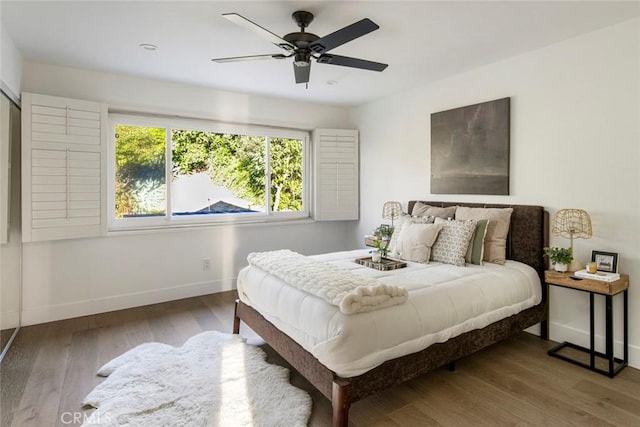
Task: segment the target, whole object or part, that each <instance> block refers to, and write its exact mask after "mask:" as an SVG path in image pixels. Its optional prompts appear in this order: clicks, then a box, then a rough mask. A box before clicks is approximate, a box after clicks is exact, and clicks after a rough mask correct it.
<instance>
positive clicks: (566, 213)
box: [551, 209, 593, 241]
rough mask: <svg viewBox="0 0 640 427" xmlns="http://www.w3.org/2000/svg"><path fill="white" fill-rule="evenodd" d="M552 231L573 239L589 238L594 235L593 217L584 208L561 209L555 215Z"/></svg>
mask: <svg viewBox="0 0 640 427" xmlns="http://www.w3.org/2000/svg"><path fill="white" fill-rule="evenodd" d="M551 233H552V234H553V235H554V236H562V237H566V238H569V239H571V240H572V241H573V239H574V238H578V239H589V238H591V236H593V231H592V230H591V217H589V214H588V213H587V211H584V210H582V209H560V210H559V211H558V212H556V214H555V215H554V216H553V225H552V227H551Z"/></svg>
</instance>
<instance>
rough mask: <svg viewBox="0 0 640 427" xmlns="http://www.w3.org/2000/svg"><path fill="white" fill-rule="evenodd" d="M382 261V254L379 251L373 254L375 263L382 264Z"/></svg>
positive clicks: (372, 258)
mask: <svg viewBox="0 0 640 427" xmlns="http://www.w3.org/2000/svg"><path fill="white" fill-rule="evenodd" d="M381 259H382V254H381V253H380V252H379V251H373V252H371V260H372V261H373V262H380V260H381Z"/></svg>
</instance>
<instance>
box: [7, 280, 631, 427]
mask: <svg viewBox="0 0 640 427" xmlns="http://www.w3.org/2000/svg"><path fill="white" fill-rule="evenodd" d="M234 298H235V294H234V293H233V292H227V293H222V294H212V295H206V296H202V297H195V298H189V299H184V300H179V301H172V302H168V303H164V304H156V305H151V306H146V307H139V308H133V309H129V310H122V311H117V312H111V313H104V314H99V315H94V316H87V317H82V318H77V319H71V320H65V321H60V322H54V323H48V324H43V325H35V326H29V327H24V328H22V329H21V330H20V333H19V334H18V336H17V338H16V340H15V341H14V343H13V345H12V347H11V349H10V350H9V352H8V354H7V356H6V358H5V360H4V362H3V363H2V365H0V381H1V383H0V388H1V401H0V412H1V414H0V425H1V426H3V427H9V426H21V427H22V426H37V427H44V426H73V425H76V426H79V425H80V424H81V423H82V417H83V416H84V414H88V413H90V410H83V409H82V408H80V406H79V405H80V402H81V400H82V398H83V397H84V396H85V395H86V394H87V393H89V392H90V391H91V390H92V389H93V387H95V385H96V384H98V383H99V382H100V381H102V378H100V377H97V376H96V374H95V373H96V371H97V370H98V368H99V367H100V366H102V365H103V364H104V363H106V362H108V361H109V360H111V359H112V358H114V357H116V356H118V355H120V354H122V353H123V352H125V351H127V350H128V349H130V348H132V347H134V346H136V345H138V344H141V343H144V342H149V341H160V342H164V343H167V344H171V345H175V346H179V345H182V344H183V343H184V341H185V340H186V339H187V338H189V337H191V336H192V335H195V334H197V333H199V332H201V331H204V330H218V331H223V332H231V327H232V319H233V308H234V306H233V301H234ZM241 333H242V334H243V335H245V336H248V337H251V338H253V339H257V336H256V335H255V334H254V333H253V332H252V331H251V330H249V329H248V328H247V327H246V326H244V325H242V328H241ZM553 344H554V343H552V342H550V341H542V340H540V339H539V338H537V337H535V336H533V335H530V334H527V333H525V332H523V333H521V334H519V335H517V336H515V337H514V338H511V339H509V340H506V341H503V342H501V343H498V344H496V345H494V346H492V347H490V348H488V349H485V350H483V351H480V352H478V353H476V354H474V355H472V356H470V357H467V358H464V359H461V360H459V361H458V363H457V369H456V371H455V372H449V371H448V370H446V369H439V370H436V371H433V372H431V373H429V374H427V375H424V376H422V377H420V378H417V379H415V380H412V381H409V382H407V383H404V384H402V385H400V386H396V387H394V388H392V389H389V390H386V391H384V392H381V393H378V394H376V395H373V396H371V397H369V398H367V399H365V400H362V401H360V402H356V403H355V404H353V406H352V408H351V412H350V421H351V422H350V424H351V425H353V426H430V425H441V426H477V425H491V426H501V425H536V426H540V425H544V426H563V425H579V426H586V425H598V426H605V425H611V426H614V425H615V426H633V425H640V371H638V370H636V369H633V368H629V367H627V368H626V369H624V370H623V371H622V372H621V373H620V374H619V375H618V376H617V377H616V378H615V379H609V378H607V377H605V376H602V375H599V374H596V373H594V372H590V371H588V370H586V369H583V368H580V367H578V366H574V365H572V364H570V363H567V362H564V361H562V360H558V359H555V358H552V357H549V356H547V354H546V350H547V349H548V348H549V347H551V346H552V345H553ZM263 348H265V350H266V351H267V353H268V354H269V361H270V362H272V363H280V364H285V363H284V362H283V361H282V360H281V359H280V358H279V357H278V356H277V355H275V354H273V351H271V350H270V349H269V348H268V347H266V346H265V347H263ZM292 383H293V384H295V385H296V386H298V387H301V388H303V389H305V390H307V391H308V392H309V393H310V394H311V396H312V397H313V405H314V406H313V413H312V416H311V419H310V422H309V425H310V426H330V425H331V405H330V403H329V401H328V400H327V399H325V398H324V397H323V396H322V395H320V394H319V393H318V392H317V391H315V390H314V389H313V388H312V387H311V386H310V385H309V384H308V383H306V381H305V380H304V379H303V378H301V377H300V376H299V375H297V374H295V373H293V374H292Z"/></svg>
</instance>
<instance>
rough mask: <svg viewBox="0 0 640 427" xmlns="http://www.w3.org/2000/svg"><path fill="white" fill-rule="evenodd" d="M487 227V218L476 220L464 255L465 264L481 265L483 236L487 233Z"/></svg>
mask: <svg viewBox="0 0 640 427" xmlns="http://www.w3.org/2000/svg"><path fill="white" fill-rule="evenodd" d="M488 228H489V220H488V219H482V220H480V221H478V223H477V225H476V230H475V232H474V233H473V236H471V241H470V242H469V248H467V255H466V256H465V262H466V263H467V264H475V265H482V256H483V255H484V238H485V236H486V235H487V229H488Z"/></svg>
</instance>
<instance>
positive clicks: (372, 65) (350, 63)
mask: <svg viewBox="0 0 640 427" xmlns="http://www.w3.org/2000/svg"><path fill="white" fill-rule="evenodd" d="M317 61H318V63H319V64H331V65H342V66H343V67H351V68H361V69H363V70H371V71H383V70H384V69H385V68H387V67H388V66H389V64H383V63H381V62H374V61H367V60H366V59H358V58H351V57H349V56H340V55H331V54H328V53H325V54H322V55H320V56H319V57H318V58H317Z"/></svg>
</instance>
